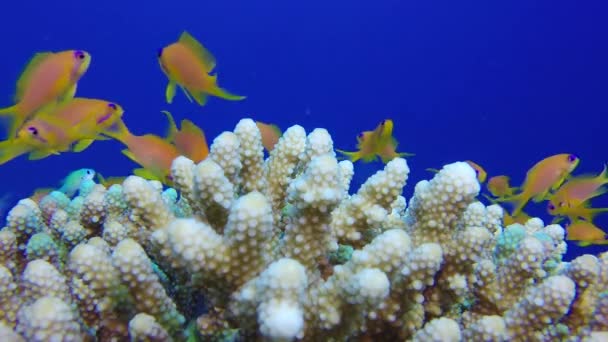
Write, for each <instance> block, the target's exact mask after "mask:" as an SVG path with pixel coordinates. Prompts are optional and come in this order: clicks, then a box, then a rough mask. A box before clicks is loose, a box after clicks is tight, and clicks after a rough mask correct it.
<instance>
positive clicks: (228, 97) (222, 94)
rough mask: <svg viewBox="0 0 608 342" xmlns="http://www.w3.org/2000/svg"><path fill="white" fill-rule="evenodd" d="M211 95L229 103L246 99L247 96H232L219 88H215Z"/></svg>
mask: <svg viewBox="0 0 608 342" xmlns="http://www.w3.org/2000/svg"><path fill="white" fill-rule="evenodd" d="M212 95H214V96H217V97H219V98H222V99H224V100H229V101H241V100H244V99H246V98H247V96H243V95H236V94H232V93H231V92H229V91H228V90H226V89H224V88H220V87H216V88H215V90H214V91H213V93H212Z"/></svg>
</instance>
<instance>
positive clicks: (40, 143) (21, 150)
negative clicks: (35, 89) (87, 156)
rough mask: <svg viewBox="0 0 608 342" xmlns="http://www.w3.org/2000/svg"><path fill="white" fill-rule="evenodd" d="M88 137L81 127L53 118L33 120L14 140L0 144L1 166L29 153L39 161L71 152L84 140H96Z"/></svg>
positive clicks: (31, 157)
mask: <svg viewBox="0 0 608 342" xmlns="http://www.w3.org/2000/svg"><path fill="white" fill-rule="evenodd" d="M95 138H96V136H94V135H86V134H85V132H84V130H81V129H80V125H76V126H69V125H66V123H65V122H63V121H61V120H58V119H53V118H44V119H42V118H33V119H31V120H28V122H27V123H26V124H25V125H23V127H22V128H21V129H20V130H19V132H17V136H16V138H14V139H10V140H5V141H2V142H0V165H2V164H4V163H6V162H8V161H10V160H12V159H14V158H16V157H18V156H20V155H22V154H25V153H29V159H30V160H38V159H42V158H45V157H48V156H49V155H51V154H59V153H60V152H66V151H69V150H70V149H71V148H72V146H73V144H74V143H76V142H78V141H79V140H82V139H95Z"/></svg>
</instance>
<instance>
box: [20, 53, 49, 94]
mask: <svg viewBox="0 0 608 342" xmlns="http://www.w3.org/2000/svg"><path fill="white" fill-rule="evenodd" d="M52 54H53V53H52V52H39V53H37V54H35V55H34V57H32V59H30V61H29V63H28V64H27V66H26V67H25V70H24V71H23V73H21V77H19V80H17V91H16V92H15V101H19V100H21V98H22V97H23V93H24V92H25V89H26V87H27V85H28V81H29V80H30V77H31V76H32V72H33V71H34V70H35V69H36V68H37V67H38V66H39V65H40V63H42V61H44V60H45V59H47V58H48V57H49V56H51V55H52Z"/></svg>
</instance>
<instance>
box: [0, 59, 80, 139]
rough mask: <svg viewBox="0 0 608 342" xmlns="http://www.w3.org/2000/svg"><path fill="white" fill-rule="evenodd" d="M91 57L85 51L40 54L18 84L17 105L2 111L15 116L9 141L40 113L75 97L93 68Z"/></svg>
mask: <svg viewBox="0 0 608 342" xmlns="http://www.w3.org/2000/svg"><path fill="white" fill-rule="evenodd" d="M90 63H91V55H90V54H89V53H88V52H86V51H82V50H67V51H61V52H42V53H37V54H36V55H34V57H33V58H32V59H31V61H30V62H29V64H28V65H27V67H26V68H25V71H23V73H22V74H21V77H20V78H19V80H18V81H17V91H16V94H15V101H16V102H17V103H16V104H15V105H14V106H12V107H8V108H3V109H0V115H6V116H11V118H12V122H11V125H10V128H9V138H13V137H14V135H15V133H16V132H17V130H19V128H20V127H21V125H22V124H23V123H24V122H25V121H26V120H27V119H30V118H31V117H32V116H33V115H34V114H35V112H36V111H37V110H39V109H41V108H43V107H44V106H46V105H49V104H52V103H54V102H55V101H60V100H65V99H69V98H72V97H74V94H75V93H76V86H77V82H78V81H79V80H80V78H81V77H82V75H84V73H85V72H86V71H87V69H88V68H89V64H90Z"/></svg>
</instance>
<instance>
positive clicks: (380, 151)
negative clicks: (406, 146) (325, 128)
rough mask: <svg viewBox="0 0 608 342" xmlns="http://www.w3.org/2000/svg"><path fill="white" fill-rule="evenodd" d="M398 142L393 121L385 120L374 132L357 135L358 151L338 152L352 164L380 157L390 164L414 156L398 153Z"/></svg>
mask: <svg viewBox="0 0 608 342" xmlns="http://www.w3.org/2000/svg"><path fill="white" fill-rule="evenodd" d="M397 145H398V142H397V140H396V139H395V137H393V120H391V119H386V120H383V121H382V122H381V123H380V124H379V125H378V126H377V127H376V129H374V130H373V131H364V132H361V133H359V135H357V149H358V150H357V151H355V152H347V151H342V150H337V151H338V152H340V153H342V154H344V155H345V156H347V157H348V158H349V159H350V160H351V161H352V162H355V161H357V160H359V159H361V160H363V161H364V162H371V161H374V160H375V159H376V158H377V157H378V156H379V157H380V159H382V162H384V163H388V162H389V161H391V160H392V159H393V158H396V157H409V156H413V155H414V154H412V153H405V152H401V153H398V152H396V149H397Z"/></svg>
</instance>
